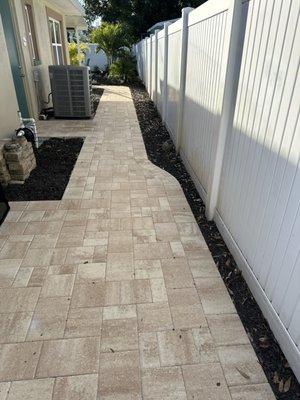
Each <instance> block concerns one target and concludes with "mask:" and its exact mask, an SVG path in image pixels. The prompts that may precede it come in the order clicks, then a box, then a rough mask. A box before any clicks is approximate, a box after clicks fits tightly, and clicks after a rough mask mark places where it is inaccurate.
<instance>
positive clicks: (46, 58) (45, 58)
mask: <svg viewBox="0 0 300 400" xmlns="http://www.w3.org/2000/svg"><path fill="white" fill-rule="evenodd" d="M13 5H14V11H15V15H16V19H17V30H18V31H19V32H18V35H19V38H18V39H19V43H20V47H21V49H22V53H23V62H24V66H25V71H26V81H27V82H26V89H27V92H28V95H29V99H30V101H29V103H30V104H29V109H30V113H31V114H32V115H33V116H34V117H37V116H38V114H39V111H40V108H41V106H42V101H43V100H44V101H46V100H47V96H48V94H49V93H50V92H51V88H50V81H49V73H48V66H49V65H52V64H53V59H52V52H51V44H50V38H49V28H48V16H47V11H46V7H48V8H50V9H52V10H53V11H55V12H57V13H59V14H61V15H62V12H61V10H59V9H57V7H55V6H53V4H51V2H47V1H44V0H32V6H33V16H34V23H35V31H36V39H37V46H38V52H39V58H40V62H41V65H39V66H37V67H33V66H32V62H31V57H30V52H29V47H28V43H26V29H25V21H24V16H23V8H22V2H21V1H20V0H13ZM62 25H63V26H62V33H63V35H64V36H65V41H66V42H67V40H66V29H65V28H66V26H65V18H64V17H63V16H62ZM67 53H68V52H67ZM67 62H69V54H67ZM34 69H35V70H37V71H38V72H39V82H35V80H34V74H33V70H34ZM39 102H40V104H38V103H39Z"/></svg>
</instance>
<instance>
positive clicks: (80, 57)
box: [69, 43, 88, 65]
mask: <svg viewBox="0 0 300 400" xmlns="http://www.w3.org/2000/svg"><path fill="white" fill-rule="evenodd" d="M79 47H80V53H79V54H78V46H77V43H69V55H70V63H71V65H80V64H81V63H82V62H83V61H84V59H85V53H86V52H87V50H88V46H87V45H86V44H84V43H80V45H79Z"/></svg>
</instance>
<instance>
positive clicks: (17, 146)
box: [0, 137, 36, 182]
mask: <svg viewBox="0 0 300 400" xmlns="http://www.w3.org/2000/svg"><path fill="white" fill-rule="evenodd" d="M4 158H5V161H6V167H7V168H6V169H7V172H8V173H9V174H10V179H11V180H12V181H14V182H15V181H18V182H19V181H21V182H24V181H25V180H26V179H27V178H28V177H29V175H30V172H31V171H32V170H33V169H34V168H35V167H36V160H35V155H34V152H33V148H32V144H31V143H30V142H27V140H26V138H25V137H20V138H14V139H13V140H12V141H11V142H10V143H6V144H5V145H4ZM3 161H4V159H3ZM4 163H5V162H4ZM3 178H4V177H3ZM6 178H7V174H6ZM0 179H1V174H0ZM3 180H4V179H3ZM6 180H7V179H6Z"/></svg>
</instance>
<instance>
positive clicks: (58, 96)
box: [49, 65, 93, 118]
mask: <svg viewBox="0 0 300 400" xmlns="http://www.w3.org/2000/svg"><path fill="white" fill-rule="evenodd" d="M49 74H50V82H51V90H52V99H53V107H54V115H55V118H91V117H92V116H93V105H92V100H91V93H92V84H91V80H90V68H89V67H76V66H72V65H50V66H49Z"/></svg>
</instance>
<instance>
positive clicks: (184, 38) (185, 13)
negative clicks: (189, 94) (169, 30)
mask: <svg viewBox="0 0 300 400" xmlns="http://www.w3.org/2000/svg"><path fill="white" fill-rule="evenodd" d="M192 10H193V8H191V7H186V8H183V9H182V27H181V52H180V84H179V100H178V111H177V135H176V152H177V153H179V151H180V145H181V135H182V119H183V103H184V95H185V80H186V59H187V45H188V18H189V13H190V12H191V11H192Z"/></svg>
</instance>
